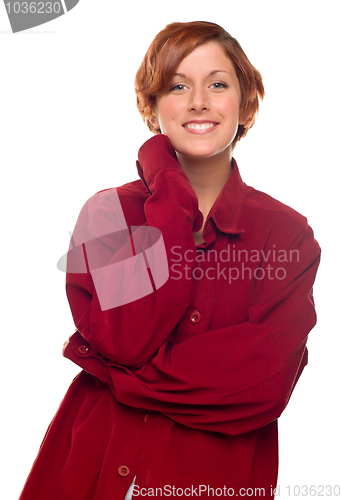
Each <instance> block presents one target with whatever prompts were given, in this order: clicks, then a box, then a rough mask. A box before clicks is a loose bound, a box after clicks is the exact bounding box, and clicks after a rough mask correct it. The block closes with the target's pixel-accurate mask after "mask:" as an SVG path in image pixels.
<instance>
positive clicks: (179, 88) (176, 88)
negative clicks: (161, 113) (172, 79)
mask: <svg viewBox="0 0 342 500" xmlns="http://www.w3.org/2000/svg"><path fill="white" fill-rule="evenodd" d="M185 88H186V87H185V85H182V84H181V83H178V84H177V85H175V86H174V87H172V88H171V90H184V89H185Z"/></svg>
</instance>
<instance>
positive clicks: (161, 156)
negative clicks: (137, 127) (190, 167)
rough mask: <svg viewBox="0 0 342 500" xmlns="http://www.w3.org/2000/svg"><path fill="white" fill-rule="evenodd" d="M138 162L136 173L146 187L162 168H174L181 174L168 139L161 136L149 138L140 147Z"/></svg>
mask: <svg viewBox="0 0 342 500" xmlns="http://www.w3.org/2000/svg"><path fill="white" fill-rule="evenodd" d="M138 160H139V161H138V162H137V168H138V173H139V175H140V177H141V178H142V180H144V181H145V183H146V184H147V186H148V187H150V186H151V183H152V182H153V180H154V178H155V176H156V175H157V173H158V172H159V171H160V170H162V169H163V168H176V169H179V170H180V171H181V172H183V170H182V168H181V166H180V164H179V162H178V159H177V155H176V152H175V150H174V149H173V147H172V144H171V142H170V139H169V138H168V137H167V136H166V135H163V134H158V135H155V136H153V137H151V139H148V141H146V142H145V143H144V144H143V145H142V146H141V148H140V149H139V152H138ZM184 175H185V174H184Z"/></svg>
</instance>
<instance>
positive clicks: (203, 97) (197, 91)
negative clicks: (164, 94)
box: [189, 87, 209, 111]
mask: <svg viewBox="0 0 342 500" xmlns="http://www.w3.org/2000/svg"><path fill="white" fill-rule="evenodd" d="M189 109H190V111H204V110H208V109H209V101H208V96H207V94H206V92H205V89H204V88H201V87H198V88H194V89H193V91H192V93H191V97H190V102H189Z"/></svg>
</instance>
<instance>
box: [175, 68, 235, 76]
mask: <svg viewBox="0 0 342 500" xmlns="http://www.w3.org/2000/svg"><path fill="white" fill-rule="evenodd" d="M216 73H228V75H230V72H229V71H225V70H223V69H214V70H213V71H211V72H210V73H209V76H212V75H216ZM174 76H180V77H181V78H186V76H185V75H184V73H175V74H174Z"/></svg>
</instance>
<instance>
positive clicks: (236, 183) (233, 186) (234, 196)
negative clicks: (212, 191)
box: [208, 158, 246, 234]
mask: <svg viewBox="0 0 342 500" xmlns="http://www.w3.org/2000/svg"><path fill="white" fill-rule="evenodd" d="M245 189H246V185H245V183H244V182H243V181H242V179H241V176H240V172H239V169H238V166H237V163H236V161H235V159H234V158H233V159H232V171H231V173H230V175H229V178H228V180H227V182H226V183H225V185H224V186H223V188H222V191H221V192H220V194H219V196H218V197H217V199H216V201H215V203H214V205H213V206H212V207H211V210H210V212H209V214H208V219H209V218H210V217H211V218H212V219H213V220H214V222H215V224H216V226H217V228H218V229H219V230H220V231H222V232H224V233H228V234H239V233H243V232H244V230H243V229H242V228H241V227H240V225H239V218H240V214H241V210H242V206H243V199H244V195H245Z"/></svg>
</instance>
